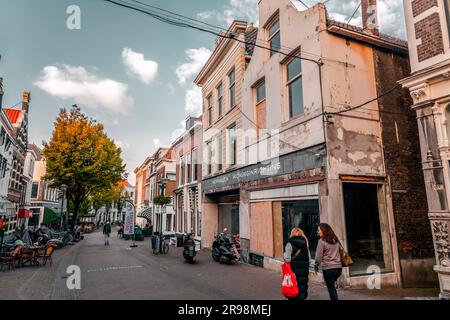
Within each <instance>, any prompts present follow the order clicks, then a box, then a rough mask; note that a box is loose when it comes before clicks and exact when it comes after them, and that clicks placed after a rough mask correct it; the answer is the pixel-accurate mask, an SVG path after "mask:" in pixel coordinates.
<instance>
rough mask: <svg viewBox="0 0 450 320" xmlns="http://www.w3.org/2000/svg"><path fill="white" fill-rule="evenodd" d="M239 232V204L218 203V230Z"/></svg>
mask: <svg viewBox="0 0 450 320" xmlns="http://www.w3.org/2000/svg"><path fill="white" fill-rule="evenodd" d="M225 228H226V229H227V233H231V234H233V235H237V234H239V232H240V231H239V206H238V205H235V204H226V205H219V230H218V231H219V232H222V231H223V230H224V229H225Z"/></svg>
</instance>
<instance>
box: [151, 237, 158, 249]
mask: <svg viewBox="0 0 450 320" xmlns="http://www.w3.org/2000/svg"><path fill="white" fill-rule="evenodd" d="M158 238H159V237H158V236H155V235H153V236H152V250H153V252H155V251H158Z"/></svg>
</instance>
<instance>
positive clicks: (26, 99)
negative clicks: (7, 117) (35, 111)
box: [22, 91, 31, 112]
mask: <svg viewBox="0 0 450 320" xmlns="http://www.w3.org/2000/svg"><path fill="white" fill-rule="evenodd" d="M30 101H31V95H30V91H24V92H23V95H22V110H24V111H25V112H28V108H29V107H30Z"/></svg>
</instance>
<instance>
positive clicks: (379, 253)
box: [343, 183, 393, 276]
mask: <svg viewBox="0 0 450 320" xmlns="http://www.w3.org/2000/svg"><path fill="white" fill-rule="evenodd" d="M343 193H344V208H345V229H346V234H347V249H348V252H349V254H350V256H351V257H352V259H353V261H354V264H353V265H352V266H350V276H359V275H365V274H367V273H368V272H369V271H368V268H369V267H370V266H377V267H379V268H380V269H381V271H382V272H390V271H392V270H393V264H392V253H391V243H390V232H389V229H388V226H389V223H388V218H387V212H386V205H385V196H384V188H383V185H381V184H367V183H366V184H364V183H343ZM381 226H383V228H382V227H381Z"/></svg>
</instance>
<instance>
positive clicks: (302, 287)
mask: <svg viewBox="0 0 450 320" xmlns="http://www.w3.org/2000/svg"><path fill="white" fill-rule="evenodd" d="M284 261H285V262H287V263H290V264H291V269H292V271H293V272H294V273H295V276H296V278H297V285H298V292H299V295H298V296H297V297H295V298H289V300H305V299H306V298H307V297H308V277H309V248H308V240H307V239H306V237H305V234H304V233H303V231H302V229H300V228H294V229H292V231H291V236H290V238H289V240H288V243H287V244H286V248H285V252H284Z"/></svg>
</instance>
